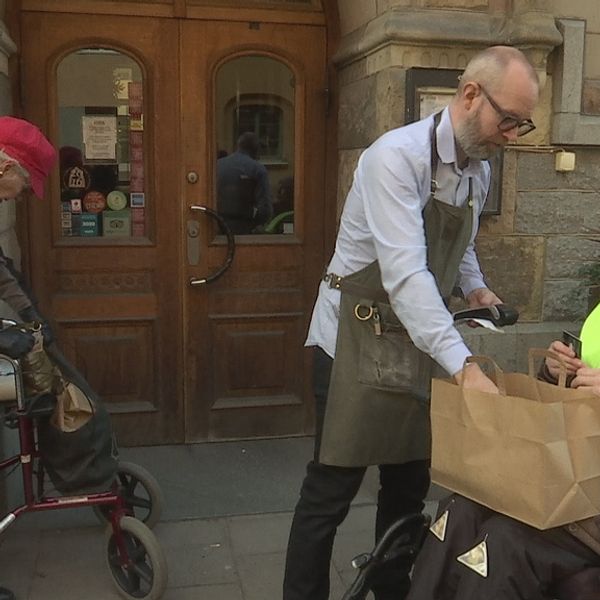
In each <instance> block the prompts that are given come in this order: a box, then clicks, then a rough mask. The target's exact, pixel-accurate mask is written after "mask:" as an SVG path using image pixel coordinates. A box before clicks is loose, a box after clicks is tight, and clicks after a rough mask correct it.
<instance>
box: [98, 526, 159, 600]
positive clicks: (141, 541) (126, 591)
mask: <svg viewBox="0 0 600 600" xmlns="http://www.w3.org/2000/svg"><path fill="white" fill-rule="evenodd" d="M119 527H120V528H121V532H120V533H121V535H122V537H123V545H124V547H125V553H124V554H126V556H124V555H123V554H122V553H121V551H120V549H119V545H118V543H117V535H116V534H115V532H114V531H113V529H112V527H111V526H109V527H107V530H106V537H107V548H106V549H107V554H106V560H107V564H108V568H109V570H110V574H111V575H112V578H113V579H114V582H115V584H116V586H117V589H118V591H119V593H120V594H121V596H123V598H130V599H131V598H143V599H145V600H159V599H160V598H162V595H163V593H164V591H165V589H166V587H167V578H168V573H167V561H166V560H165V556H164V554H163V551H162V549H161V547H160V545H159V543H158V541H157V539H156V536H155V535H154V533H153V532H152V530H150V529H149V528H148V526H147V525H144V523H142V522H141V521H138V520H137V519H135V518H134V517H122V518H121V520H120V521H119Z"/></svg>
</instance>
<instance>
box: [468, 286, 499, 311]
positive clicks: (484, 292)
mask: <svg viewBox="0 0 600 600" xmlns="http://www.w3.org/2000/svg"><path fill="white" fill-rule="evenodd" d="M465 300H466V301H467V303H468V305H469V308H479V307H480V306H493V305H494V304H502V300H500V298H498V296H496V294H494V292H492V290H490V289H488V288H486V287H481V288H475V289H474V290H473V291H471V292H469V293H468V294H467V297H466V298H465Z"/></svg>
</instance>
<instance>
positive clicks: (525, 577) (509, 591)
mask: <svg viewBox="0 0 600 600" xmlns="http://www.w3.org/2000/svg"><path fill="white" fill-rule="evenodd" d="M445 511H448V524H447V529H446V536H445V539H444V541H440V540H439V539H438V538H436V537H435V536H434V535H433V534H432V533H429V535H428V536H427V539H426V541H425V544H424V546H423V549H422V550H421V552H420V554H419V558H418V559H417V562H416V563H415V568H414V571H413V575H412V588H411V591H410V594H409V595H408V599H407V600H483V599H489V600H553V599H554V598H559V599H560V600H584V598H585V599H586V600H587V599H591V598H594V599H595V600H597V599H598V598H600V589H599V590H598V593H596V594H593V595H587V594H586V595H585V596H584V595H582V594H580V593H578V592H577V593H575V594H572V595H571V594H567V595H564V594H563V593H562V592H561V588H563V585H562V583H563V582H566V581H568V580H569V578H570V577H571V576H573V575H574V574H578V573H581V572H583V571H586V570H588V569H589V570H593V569H594V567H596V566H597V565H599V564H600V558H599V557H598V555H597V554H596V553H595V552H593V551H592V550H591V549H590V548H588V547H587V546H585V545H584V544H582V543H581V542H580V541H579V540H577V539H576V538H574V537H573V536H571V535H570V534H569V533H568V531H566V530H565V529H564V528H562V527H558V528H556V529H548V530H546V531H540V530H538V529H534V528H533V527H529V526H528V525H525V524H523V523H520V522H519V521H515V520H514V519H511V518H510V517H506V516H504V515H501V514H498V513H496V512H494V511H492V510H490V509H488V508H486V507H484V506H481V505H480V504H476V503H475V502H472V501H471V500H468V499H466V498H464V497H463V496H458V495H453V496H450V498H448V499H447V500H446V501H444V502H443V503H442V504H441V505H440V508H439V510H438V517H439V516H440V515H442V514H443V513H445ZM484 540H485V543H486V548H487V568H488V573H487V577H483V576H482V575H480V574H479V573H477V572H476V571H474V570H473V569H471V568H469V567H467V566H465V565H464V564H462V563H461V562H459V561H458V560H457V557H458V556H461V555H463V554H465V553H466V552H468V551H469V550H471V549H472V548H474V547H475V546H477V545H478V544H480V543H481V542H483V541H484Z"/></svg>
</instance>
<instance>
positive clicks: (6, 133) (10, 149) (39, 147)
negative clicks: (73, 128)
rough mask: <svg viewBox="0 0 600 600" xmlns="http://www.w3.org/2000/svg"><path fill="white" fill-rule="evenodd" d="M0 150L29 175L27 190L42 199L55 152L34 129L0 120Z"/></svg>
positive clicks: (19, 121) (11, 119)
mask: <svg viewBox="0 0 600 600" xmlns="http://www.w3.org/2000/svg"><path fill="white" fill-rule="evenodd" d="M0 150H3V151H4V152H5V153H6V154H8V156H10V157H11V158H14V159H15V160H16V161H17V162H18V163H19V164H20V165H21V166H22V167H23V168H24V169H26V170H27V172H28V173H29V179H30V183H31V189H32V190H33V192H34V194H35V195H36V196H37V197H38V198H42V196H43V195H44V182H45V181H46V177H48V175H49V173H50V171H51V170H52V167H53V166H54V163H55V162H56V150H55V149H54V147H53V146H52V144H51V143H50V142H49V141H48V140H47V139H46V137H45V136H44V134H43V133H42V132H41V131H40V130H39V129H38V128H37V127H36V126H35V125H32V124H31V123H29V122H28V121H24V120H23V119H16V118H15V117H0Z"/></svg>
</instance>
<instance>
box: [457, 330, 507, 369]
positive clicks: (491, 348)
mask: <svg viewBox="0 0 600 600" xmlns="http://www.w3.org/2000/svg"><path fill="white" fill-rule="evenodd" d="M459 331H460V333H461V334H462V335H463V337H464V339H465V342H466V344H467V346H468V347H469V350H471V352H472V353H473V354H479V355H482V356H489V357H490V358H491V359H492V360H493V361H494V362H495V363H496V364H497V365H498V366H499V367H500V368H501V369H502V370H503V371H507V372H513V371H515V370H516V367H517V362H516V346H517V335H516V327H515V326H514V325H513V326H511V327H503V328H502V332H493V331H489V330H487V329H484V328H483V327H477V328H475V329H473V328H469V327H467V326H463V325H461V326H459ZM486 370H487V369H486Z"/></svg>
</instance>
